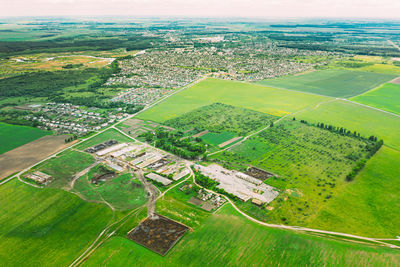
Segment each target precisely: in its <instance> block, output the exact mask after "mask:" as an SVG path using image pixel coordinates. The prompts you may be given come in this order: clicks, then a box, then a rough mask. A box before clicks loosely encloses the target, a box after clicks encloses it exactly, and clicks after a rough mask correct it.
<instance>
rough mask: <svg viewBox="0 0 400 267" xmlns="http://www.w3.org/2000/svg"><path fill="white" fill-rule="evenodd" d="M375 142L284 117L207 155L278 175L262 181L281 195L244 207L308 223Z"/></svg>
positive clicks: (286, 220)
mask: <svg viewBox="0 0 400 267" xmlns="http://www.w3.org/2000/svg"><path fill="white" fill-rule="evenodd" d="M373 145H374V143H373V142H371V141H369V140H367V139H363V138H361V137H357V135H356V136H353V133H352V134H351V135H349V136H348V135H341V134H339V133H336V132H332V131H329V130H327V129H321V128H319V127H316V126H311V125H309V124H306V123H302V122H298V121H292V120H283V121H281V122H280V123H277V124H276V125H274V126H273V127H271V128H269V129H268V130H266V131H264V132H261V133H260V134H258V135H257V136H253V137H251V138H250V139H249V140H246V141H244V142H243V143H241V144H240V145H238V146H236V147H234V148H232V149H231V150H230V151H224V152H222V153H219V154H215V155H213V156H210V159H211V160H212V159H214V160H216V161H217V162H220V163H221V164H223V165H224V166H225V167H228V168H234V169H239V170H242V171H245V170H246V167H247V166H248V164H250V165H252V166H255V167H259V168H261V169H264V170H267V171H270V172H272V173H274V174H276V175H278V178H275V177H273V178H269V179H267V180H266V181H265V183H267V184H269V185H271V186H273V187H276V188H278V189H279V190H280V195H279V196H278V197H277V198H276V199H275V200H274V201H272V202H271V203H270V204H269V205H268V207H267V208H266V209H259V210H258V211H257V210H247V212H250V213H252V215H253V216H255V217H257V218H259V219H261V220H268V221H271V222H275V223H280V224H289V225H307V224H308V223H309V222H310V221H312V220H313V218H314V217H315V216H316V214H318V211H319V210H320V209H321V208H322V207H323V206H325V205H327V204H328V203H329V202H330V201H331V199H334V198H335V196H336V195H337V194H338V193H339V192H341V190H343V188H345V187H346V186H347V185H348V184H349V182H348V181H345V179H346V177H347V175H348V174H349V173H350V172H351V171H352V170H353V168H354V167H355V166H356V165H357V164H358V162H359V161H362V160H364V159H366V158H367V157H368V156H369V153H370V152H369V151H370V147H372V146H373ZM242 207H243V208H249V207H248V206H245V205H242ZM254 212H256V213H254Z"/></svg>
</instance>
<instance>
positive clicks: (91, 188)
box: [73, 172, 147, 210]
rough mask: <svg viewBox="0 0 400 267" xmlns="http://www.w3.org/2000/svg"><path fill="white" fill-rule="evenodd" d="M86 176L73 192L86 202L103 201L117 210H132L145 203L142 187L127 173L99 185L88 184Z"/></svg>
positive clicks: (145, 194) (77, 183)
mask: <svg viewBox="0 0 400 267" xmlns="http://www.w3.org/2000/svg"><path fill="white" fill-rule="evenodd" d="M88 175H90V172H89V174H88ZM88 175H85V176H83V177H80V178H79V179H78V180H77V181H76V182H75V185H74V190H73V191H76V192H78V193H79V194H81V195H82V196H83V197H84V198H85V199H87V200H88V201H94V202H103V199H104V200H105V201H107V202H108V203H110V204H111V205H112V206H113V207H114V208H116V209H117V210H128V209H134V208H137V207H139V206H142V205H144V204H146V202H147V193H146V191H145V189H144V187H143V185H142V184H141V183H140V182H139V181H138V180H137V179H133V178H132V175H131V174H129V173H125V174H121V175H119V176H117V177H115V178H112V179H110V180H108V181H105V182H104V183H103V184H100V185H93V184H92V183H90V182H89V180H88V177H87V176H88Z"/></svg>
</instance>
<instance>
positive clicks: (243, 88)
mask: <svg viewBox="0 0 400 267" xmlns="http://www.w3.org/2000/svg"><path fill="white" fill-rule="evenodd" d="M327 100H329V98H328V97H324V96H317V95H310V94H304V93H299V92H293V91H285V90H280V89H275V88H269V87H265V86H260V85H256V84H249V83H242V82H234V81H227V80H220V79H211V78H209V79H206V80H205V81H202V82H200V83H198V84H196V85H194V86H192V87H190V88H187V89H185V90H184V91H182V92H180V93H178V94H175V95H173V96H171V97H169V98H168V99H166V100H165V101H163V102H161V103H160V104H158V105H156V106H154V107H153V108H151V109H148V110H146V111H145V112H143V113H140V114H139V115H138V118H140V119H144V120H151V121H156V122H163V121H165V120H168V119H172V118H175V117H177V116H180V115H182V114H184V113H186V112H189V111H191V110H194V109H196V108H199V107H202V106H205V105H211V104H213V103H223V104H227V105H233V106H237V107H242V108H247V109H252V110H255V111H260V112H264V113H269V114H272V115H276V116H281V115H285V114H288V113H291V112H294V111H298V110H301V109H303V108H306V107H309V106H315V105H317V104H318V103H320V102H323V101H327Z"/></svg>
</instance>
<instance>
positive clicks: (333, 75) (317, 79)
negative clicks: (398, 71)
mask: <svg viewBox="0 0 400 267" xmlns="http://www.w3.org/2000/svg"><path fill="white" fill-rule="evenodd" d="M395 77H396V75H392V74H380V73H372V72H364V71H350V70H341V69H335V70H321V71H313V72H309V73H306V74H302V75H294V76H287V77H282V78H276V79H270V80H264V81H261V82H258V83H259V84H262V85H266V86H270V87H276V88H284V89H290V90H296V91H303V92H307V93H313V94H319V95H326V96H332V97H344V98H347V97H352V96H355V95H359V94H361V93H363V92H366V91H368V90H370V89H372V88H375V87H377V86H379V85H381V84H383V83H385V82H388V81H390V80H392V79H394V78H395Z"/></svg>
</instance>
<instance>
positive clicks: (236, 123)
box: [164, 103, 277, 135]
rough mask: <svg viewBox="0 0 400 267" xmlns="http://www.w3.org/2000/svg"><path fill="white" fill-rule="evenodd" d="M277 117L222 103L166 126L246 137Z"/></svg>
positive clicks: (203, 108) (202, 108)
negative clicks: (231, 133) (229, 133)
mask: <svg viewBox="0 0 400 267" xmlns="http://www.w3.org/2000/svg"><path fill="white" fill-rule="evenodd" d="M276 119H277V117H275V116H272V115H268V114H265V113H262V112H257V111H254V110H250V109H245V108H240V107H234V106H230V105H225V104H221V103H214V104H211V105H208V106H203V107H201V108H197V109H195V110H192V111H190V112H187V113H185V114H183V115H181V116H179V117H176V118H174V119H170V120H167V121H165V122H164V124H165V125H168V126H170V127H173V128H175V129H179V130H181V131H189V130H192V129H196V130H197V131H199V132H200V131H203V130H209V131H210V132H216V133H221V132H224V131H226V132H233V133H237V134H238V135H246V134H249V133H250V132H253V131H256V130H258V129H260V128H264V127H265V126H267V125H269V124H270V123H271V121H274V120H276Z"/></svg>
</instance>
